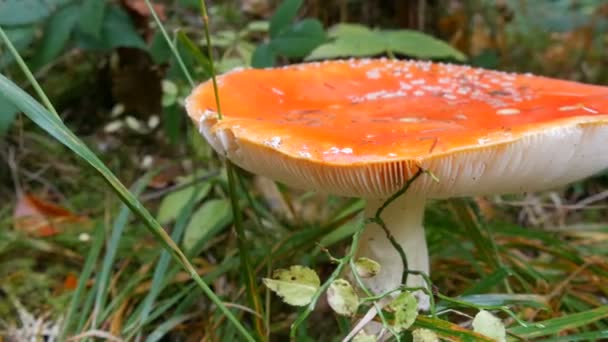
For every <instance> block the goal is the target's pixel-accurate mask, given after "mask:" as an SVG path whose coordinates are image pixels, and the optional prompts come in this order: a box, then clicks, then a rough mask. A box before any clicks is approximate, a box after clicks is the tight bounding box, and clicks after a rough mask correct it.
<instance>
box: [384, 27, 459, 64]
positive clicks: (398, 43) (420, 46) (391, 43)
mask: <svg viewBox="0 0 608 342" xmlns="http://www.w3.org/2000/svg"><path fill="white" fill-rule="evenodd" d="M378 34H379V36H381V37H382V39H383V40H384V41H385V43H386V47H387V49H388V50H389V51H392V52H396V53H399V54H402V55H406V56H412V57H417V58H431V59H445V58H452V59H455V60H458V61H464V60H465V59H466V57H465V55H464V54H463V53H462V52H460V51H458V50H456V49H455V48H453V47H452V46H451V45H450V44H448V43H446V42H444V41H442V40H439V39H437V38H434V37H433V36H430V35H428V34H424V33H422V32H418V31H411V30H391V31H380V32H378Z"/></svg>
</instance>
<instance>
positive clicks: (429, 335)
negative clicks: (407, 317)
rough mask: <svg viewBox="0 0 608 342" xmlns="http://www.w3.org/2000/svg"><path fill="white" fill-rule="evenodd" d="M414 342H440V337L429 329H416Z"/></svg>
mask: <svg viewBox="0 0 608 342" xmlns="http://www.w3.org/2000/svg"><path fill="white" fill-rule="evenodd" d="M412 342H439V336H437V334H436V333H435V332H434V331H433V330H429V329H424V328H420V329H415V330H414V331H412Z"/></svg>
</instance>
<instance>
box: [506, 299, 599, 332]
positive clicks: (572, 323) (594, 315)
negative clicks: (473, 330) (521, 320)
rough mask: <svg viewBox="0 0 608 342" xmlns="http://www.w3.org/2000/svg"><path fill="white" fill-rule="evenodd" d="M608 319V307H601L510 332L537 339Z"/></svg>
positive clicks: (513, 329) (519, 327)
mask: <svg viewBox="0 0 608 342" xmlns="http://www.w3.org/2000/svg"><path fill="white" fill-rule="evenodd" d="M605 318H608V305H604V306H600V307H598V308H596V309H593V310H589V311H585V312H579V313H575V314H571V315H567V316H562V317H558V318H552V319H549V320H546V321H542V322H537V323H534V324H530V325H528V326H526V327H523V326H517V327H514V328H512V329H509V332H510V333H512V334H515V335H517V336H520V337H524V338H536V337H541V336H547V335H551V334H557V333H559V332H561V331H564V330H567V329H574V328H578V327H582V326H585V325H589V324H591V323H593V322H596V321H599V320H601V319H605Z"/></svg>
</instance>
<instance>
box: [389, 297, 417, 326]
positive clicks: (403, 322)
mask: <svg viewBox="0 0 608 342" xmlns="http://www.w3.org/2000/svg"><path fill="white" fill-rule="evenodd" d="M388 307H389V308H390V309H391V310H393V311H394V312H395V321H394V322H393V328H394V329H395V331H396V332H402V331H404V330H406V329H407V328H409V327H410V326H412V324H414V321H416V317H418V301H417V300H416V297H414V295H413V294H412V293H411V292H402V293H401V294H400V295H399V296H397V298H395V299H394V300H393V301H392V302H391V303H390V304H389V305H388Z"/></svg>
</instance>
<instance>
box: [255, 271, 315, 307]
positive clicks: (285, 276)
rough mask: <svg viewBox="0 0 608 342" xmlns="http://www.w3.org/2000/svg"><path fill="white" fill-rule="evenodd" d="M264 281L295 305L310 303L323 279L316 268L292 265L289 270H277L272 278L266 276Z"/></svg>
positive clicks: (285, 300)
mask: <svg viewBox="0 0 608 342" xmlns="http://www.w3.org/2000/svg"><path fill="white" fill-rule="evenodd" d="M263 281H264V285H266V287H268V288H269V289H270V290H272V291H273V292H275V293H276V294H278V295H279V296H280V297H281V298H283V301H284V302H285V303H287V304H289V305H294V306H304V305H307V304H309V303H310V301H311V300H312V297H313V296H314V294H315V293H316V292H317V290H318V289H319V287H320V286H321V280H320V279H319V276H318V275H317V273H316V272H315V271H314V270H312V269H310V268H308V267H304V266H299V265H294V266H291V267H290V268H289V269H288V270H286V269H278V270H275V271H274V272H273V273H272V279H269V278H264V279H263Z"/></svg>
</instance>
